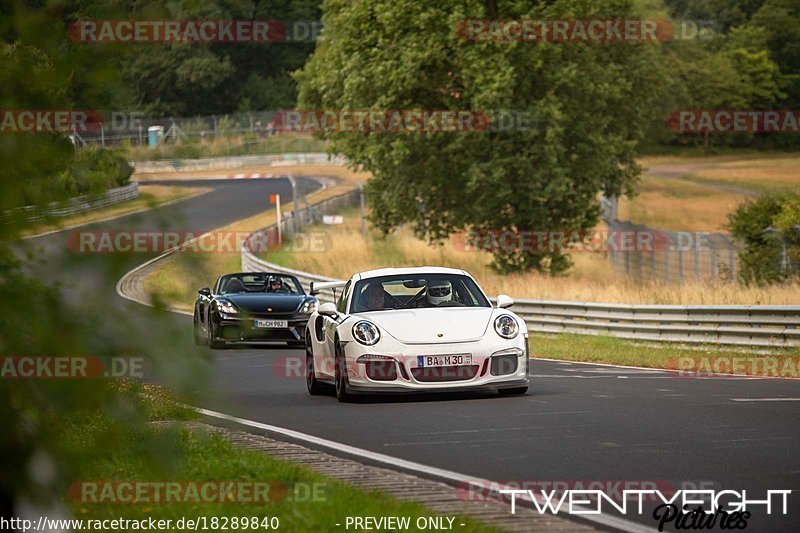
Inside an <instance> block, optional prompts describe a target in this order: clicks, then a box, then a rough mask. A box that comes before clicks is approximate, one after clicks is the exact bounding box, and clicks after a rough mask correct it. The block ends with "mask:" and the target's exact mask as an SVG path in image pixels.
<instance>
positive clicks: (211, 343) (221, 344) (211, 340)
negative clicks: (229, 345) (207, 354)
mask: <svg viewBox="0 0 800 533" xmlns="http://www.w3.org/2000/svg"><path fill="white" fill-rule="evenodd" d="M206 331H207V332H208V347H209V348H211V349H212V350H221V349H223V348H225V341H219V340H217V336H216V333H215V332H214V317H213V316H211V315H209V317H208V327H207V328H206Z"/></svg>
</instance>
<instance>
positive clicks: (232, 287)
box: [219, 273, 305, 295]
mask: <svg viewBox="0 0 800 533" xmlns="http://www.w3.org/2000/svg"><path fill="white" fill-rule="evenodd" d="M219 286H220V290H219V293H220V294H247V293H276V294H295V295H296V294H305V292H304V291H303V287H302V286H301V285H300V282H298V281H297V278H295V277H294V276H289V275H287V274H259V273H252V274H250V273H248V274H231V275H229V276H225V277H223V278H222V279H221V280H220V285H219Z"/></svg>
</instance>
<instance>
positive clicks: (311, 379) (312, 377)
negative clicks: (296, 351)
mask: <svg viewBox="0 0 800 533" xmlns="http://www.w3.org/2000/svg"><path fill="white" fill-rule="evenodd" d="M306 389H308V393H309V394H310V395H311V396H317V395H319V394H322V393H323V392H325V387H324V386H323V384H322V383H320V382H319V381H317V376H316V374H315V373H314V352H313V351H312V348H311V339H309V337H308V333H306Z"/></svg>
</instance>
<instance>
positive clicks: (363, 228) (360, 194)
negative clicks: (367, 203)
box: [358, 182, 367, 237]
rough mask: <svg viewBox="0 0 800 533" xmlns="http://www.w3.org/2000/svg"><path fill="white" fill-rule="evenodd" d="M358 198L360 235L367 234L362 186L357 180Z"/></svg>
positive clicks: (364, 235)
mask: <svg viewBox="0 0 800 533" xmlns="http://www.w3.org/2000/svg"><path fill="white" fill-rule="evenodd" d="M358 200H359V203H360V205H361V236H362V237H366V236H367V223H366V220H365V216H364V186H363V185H361V182H358Z"/></svg>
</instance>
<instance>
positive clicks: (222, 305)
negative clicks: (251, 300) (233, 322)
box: [217, 300, 239, 315]
mask: <svg viewBox="0 0 800 533" xmlns="http://www.w3.org/2000/svg"><path fill="white" fill-rule="evenodd" d="M217 307H219V310H220V311H222V312H223V313H225V314H226V315H235V314H238V313H239V310H238V309H236V306H235V305H233V303H232V302H231V301H230V300H217Z"/></svg>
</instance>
